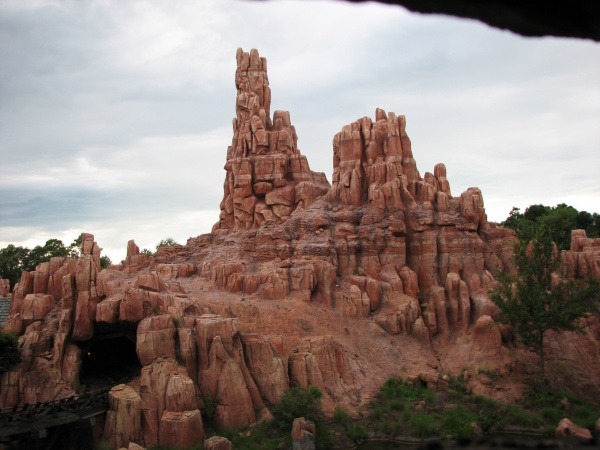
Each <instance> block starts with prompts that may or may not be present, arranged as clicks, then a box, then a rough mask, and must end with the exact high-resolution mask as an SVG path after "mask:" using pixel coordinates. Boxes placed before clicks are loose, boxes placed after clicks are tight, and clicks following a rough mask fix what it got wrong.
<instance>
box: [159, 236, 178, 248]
mask: <svg viewBox="0 0 600 450" xmlns="http://www.w3.org/2000/svg"><path fill="white" fill-rule="evenodd" d="M172 245H179V244H178V243H177V241H176V240H175V239H173V238H170V237H168V238H165V239H161V240H160V242H159V243H158V244H156V250H158V249H159V248H161V247H170V246H172Z"/></svg>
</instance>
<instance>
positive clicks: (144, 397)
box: [0, 50, 600, 448]
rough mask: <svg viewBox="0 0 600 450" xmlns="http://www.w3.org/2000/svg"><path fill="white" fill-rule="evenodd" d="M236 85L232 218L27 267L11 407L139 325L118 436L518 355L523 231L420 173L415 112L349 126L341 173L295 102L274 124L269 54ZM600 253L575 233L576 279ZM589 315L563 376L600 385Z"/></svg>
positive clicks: (226, 418)
mask: <svg viewBox="0 0 600 450" xmlns="http://www.w3.org/2000/svg"><path fill="white" fill-rule="evenodd" d="M235 80H236V88H237V90H238V92H237V98H236V118H235V119H234V122H233V125H234V126H233V128H234V130H233V133H234V136H233V140H232V145H231V146H230V147H229V149H228V151H227V158H226V159H227V161H226V165H225V170H226V179H225V184H224V197H223V201H222V202H221V214H220V218H219V221H218V222H217V223H216V224H215V226H214V228H213V231H212V232H211V233H209V234H205V235H202V236H198V237H196V238H191V239H189V240H188V242H187V244H186V245H177V246H173V247H168V248H161V249H160V250H158V251H157V252H156V253H155V254H154V255H152V256H147V255H144V254H141V253H140V251H139V248H138V247H137V245H135V242H134V241H133V240H132V241H129V243H128V245H127V257H126V259H125V261H124V263H123V265H120V266H111V267H110V268H108V269H104V270H100V265H99V258H100V251H101V249H100V248H99V246H98V245H97V244H96V243H95V242H94V237H93V236H92V235H90V234H84V235H83V244H82V252H81V256H80V257H79V258H78V259H71V258H53V259H52V260H50V261H49V262H47V263H43V264H40V265H39V266H38V267H37V268H36V270H35V271H33V272H24V273H23V274H22V276H21V279H20V282H19V283H18V284H17V285H16V286H15V288H14V289H13V292H12V302H11V310H10V314H9V317H8V320H7V322H6V325H5V330H6V331H12V332H15V333H19V334H20V335H21V336H20V338H19V343H20V346H21V348H22V363H21V364H20V365H19V366H18V367H17V368H16V369H15V370H13V371H11V372H7V373H5V374H4V375H3V376H2V380H1V382H0V407H8V406H14V405H18V404H24V403H37V402H43V401H48V400H54V399H59V398H63V397H68V396H70V395H74V394H76V393H81V392H83V391H84V390H85V389H86V388H89V386H86V385H85V384H86V383H90V382H89V380H87V379H86V380H85V382H84V381H82V380H84V377H83V372H84V369H85V367H86V364H88V363H89V361H90V358H94V357H95V356H94V355H95V352H94V351H90V350H91V349H93V348H94V346H95V345H100V343H101V342H105V343H106V342H114V343H115V345H126V343H127V342H130V341H127V339H131V340H135V344H134V345H133V344H132V346H133V347H134V348H135V350H132V353H135V356H131V358H132V361H131V362H130V364H131V367H132V370H133V371H134V372H135V373H130V375H133V378H132V379H130V380H126V381H127V382H126V384H121V381H122V380H119V382H118V383H119V385H118V386H117V387H114V388H113V389H112V391H111V393H110V411H109V412H108V413H107V417H106V423H105V429H104V434H105V437H106V439H108V440H109V441H110V442H111V445H113V446H115V447H119V446H121V447H124V446H126V445H128V444H129V443H130V442H133V443H136V444H140V445H145V446H156V445H162V446H172V447H178V448H186V447H191V446H194V445H197V444H198V443H200V442H202V441H204V439H205V437H206V436H205V431H204V420H205V419H207V417H206V416H207V415H208V416H210V420H212V421H213V422H214V424H215V425H217V426H219V427H226V428H239V427H245V426H248V425H251V424H253V423H256V422H258V421H260V420H268V419H270V418H271V413H270V411H269V409H270V408H271V406H272V405H274V404H277V403H278V402H279V400H280V398H281V395H282V394H283V393H284V391H285V390H286V389H288V388H289V387H290V386H291V385H297V386H302V387H308V386H317V387H319V388H320V389H321V390H322V392H323V406H324V409H325V411H326V412H329V413H331V412H333V411H334V409H335V407H336V406H343V407H344V408H347V409H349V410H356V409H357V408H359V407H361V406H363V405H365V404H367V403H368V402H369V401H370V400H371V399H372V396H373V395H374V394H375V393H376V392H377V389H378V388H379V386H380V385H381V383H382V382H383V381H384V380H385V379H386V378H388V377H389V376H391V375H400V376H403V377H406V378H409V379H412V380H421V382H425V383H427V384H428V385H430V386H443V385H444V384H447V381H446V379H447V378H448V377H447V372H454V373H456V374H458V373H467V374H470V373H478V371H479V369H485V370H497V371H499V372H500V373H506V374H507V373H508V371H509V369H507V367H513V366H514V364H513V362H514V361H513V359H514V358H516V356H515V355H512V354H511V353H510V352H508V350H507V349H506V347H505V345H504V344H505V343H506V342H507V341H508V340H509V339H508V338H507V336H509V335H510V332H509V330H507V329H506V328H505V327H502V326H499V325H498V324H497V323H496V322H495V321H494V319H493V317H494V314H495V312H496V307H495V306H494V304H493V303H492V302H491V301H490V299H489V296H488V292H489V290H490V289H491V288H492V287H494V285H495V283H496V281H495V279H494V277H493V275H492V274H493V273H496V272H497V271H507V272H513V271H514V267H513V265H512V249H513V245H514V243H515V235H514V233H513V232H512V231H510V230H507V229H504V228H502V227H499V226H497V225H496V224H493V223H491V222H489V221H488V220H487V217H486V214H485V208H484V203H483V196H482V193H481V191H480V190H479V189H477V188H469V189H467V190H466V191H465V192H463V193H462V194H460V195H459V196H456V197H454V196H452V192H451V189H450V184H449V181H448V178H447V173H446V168H445V166H444V165H443V164H437V165H436V166H435V167H434V168H433V171H432V172H426V173H425V174H424V175H423V176H421V175H420V172H419V171H418V169H417V165H416V162H415V159H414V157H413V153H412V148H411V142H410V139H409V138H408V135H407V133H406V120H405V118H404V116H397V115H396V114H394V113H391V112H390V113H386V112H385V111H383V110H381V109H377V110H376V112H375V117H374V119H370V118H367V117H364V118H362V119H359V120H357V121H355V122H353V123H351V124H349V125H346V126H344V127H343V128H342V130H341V131H340V132H339V133H338V134H337V135H336V136H335V138H334V141H333V153H334V172H333V178H332V185H331V186H329V183H328V182H327V180H326V179H325V177H324V175H323V174H317V173H314V172H312V171H310V169H309V166H308V163H307V161H306V158H305V157H304V156H302V155H301V154H300V151H299V150H298V147H297V136H296V132H295V129H294V127H293V126H292V124H291V121H290V118H289V113H287V112H284V111H276V112H275V113H274V114H273V117H272V118H271V115H270V110H269V109H270V100H271V91H270V89H269V85H268V78H267V72H266V60H265V59H264V58H261V57H260V56H259V55H258V52H257V51H256V50H252V51H251V52H250V53H245V52H243V51H242V50H239V51H238V53H237V71H236V79H235ZM599 249H600V240H598V239H596V240H594V239H588V238H587V237H586V236H585V233H582V232H581V231H574V232H573V238H572V246H571V250H570V251H567V252H563V253H562V260H563V265H564V268H565V273H566V276H568V277H571V278H582V277H585V276H600V273H599V271H598V263H599V257H600V250H599ZM585 321H586V324H587V325H588V328H587V330H588V331H587V332H586V334H584V335H583V334H582V335H577V336H575V334H565V333H563V334H560V335H556V336H550V337H549V345H548V348H549V351H548V360H549V367H551V364H552V360H554V361H565V362H566V364H563V366H568V367H569V368H570V369H572V370H571V371H570V372H569V373H567V372H564V373H562V374H561V376H562V377H563V378H560V377H559V376H557V375H552V374H550V378H551V379H552V380H556V382H561V380H563V379H564V377H569V376H570V377H573V374H574V373H576V372H577V371H579V372H577V373H579V374H582V373H584V372H585V373H587V374H588V376H587V377H586V380H585V382H582V383H576V384H579V385H581V386H585V390H586V392H587V393H590V392H593V393H596V392H600V375H597V374H600V367H598V361H600V338H599V336H600V334H599V333H598V330H599V329H600V320H599V318H598V315H597V314H596V315H594V314H591V315H589V316H588V317H586V318H585ZM113 339H115V341H112V340H113ZM116 339H122V340H121V341H116ZM123 339H124V340H125V341H123ZM117 342H118V344H117ZM575 349H577V351H576V350H575ZM582 349H583V350H582ZM105 353H106V352H105ZM108 353H110V352H108ZM82 356H83V360H85V362H82ZM104 358H110V356H104ZM511 358H513V359H511ZM94 363H95V364H96V367H100V366H102V365H103V364H104V365H106V366H109V367H112V365H111V364H110V361H109V360H104V361H102V360H100V361H98V360H96V361H95V362H94ZM510 370H512V369H510ZM590 374H591V375H590ZM87 376H89V374H88V375H87ZM92 376H93V374H92ZM444 376H445V377H446V378H444ZM553 377H554V378H553ZM507 378H509V377H507ZM577 379H579V378H577ZM96 381H97V380H96ZM505 382H506V383H510V382H511V381H510V380H508V379H507V380H506V381H505ZM114 384H117V383H116V382H115V383H114ZM480 384H481V385H482V386H483V384H482V383H480ZM488 387H489V386H487V385H486V387H485V389H484V388H481V390H482V391H485V393H486V394H487V393H489V394H490V395H494V394H498V395H499V396H502V395H504V394H505V393H506V392H511V393H512V392H516V391H518V390H517V389H509V388H507V387H506V386H503V387H502V388H499V389H497V390H495V391H494V390H492V389H491V388H490V389H487V388H488ZM571 387H573V386H571ZM575 387H576V386H575ZM511 395H512V394H511ZM201 411H204V414H205V417H204V418H203V417H202V412H201ZM209 411H210V414H207V413H208V412H209ZM296 435H297V437H298V440H297V441H298V442H305V441H306V442H305V443H306V445H310V442H309V441H311V440H310V439H305V438H308V437H310V436H309V435H313V437H314V430H312V431H311V428H310V425H306V424H305V425H302V424H301V423H300V422H299V424H298V425H297V426H296V425H295V436H296ZM206 442H207V444H206V445H207V446H208V445H212V448H221V447H219V446H224V447H223V448H227V442H225V441H223V440H220V441H219V440H217V439H212V440H211V439H209V440H207V441H206ZM311 442H312V441H311ZM295 445H296V444H295ZM298 445H304V444H298ZM207 448H208V447H207Z"/></svg>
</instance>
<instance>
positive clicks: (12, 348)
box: [0, 330, 21, 375]
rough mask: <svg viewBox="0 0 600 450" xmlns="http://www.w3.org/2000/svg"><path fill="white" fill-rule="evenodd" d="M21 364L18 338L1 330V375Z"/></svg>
mask: <svg viewBox="0 0 600 450" xmlns="http://www.w3.org/2000/svg"><path fill="white" fill-rule="evenodd" d="M20 362H21V352H20V351H19V342H18V340H17V336H16V335H14V334H12V333H5V332H4V331H2V330H0V375H2V374H3V373H4V372H8V371H9V370H12V369H13V368H14V367H15V366H16V365H17V364H19V363H20Z"/></svg>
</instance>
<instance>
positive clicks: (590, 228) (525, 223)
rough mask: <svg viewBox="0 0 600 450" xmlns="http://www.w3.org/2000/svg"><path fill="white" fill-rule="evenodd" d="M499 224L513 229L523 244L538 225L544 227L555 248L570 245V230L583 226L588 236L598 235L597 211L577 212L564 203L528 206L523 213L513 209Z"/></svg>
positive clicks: (529, 238) (599, 227) (599, 221)
mask: <svg viewBox="0 0 600 450" xmlns="http://www.w3.org/2000/svg"><path fill="white" fill-rule="evenodd" d="M502 225H503V226H505V227H508V228H512V229H513V230H515V231H516V233H517V237H518V238H519V240H521V241H522V242H524V243H527V242H529V241H530V240H531V239H533V238H534V236H535V234H536V230H537V229H538V228H539V227H540V226H545V227H546V228H547V229H548V230H549V232H550V235H551V236H552V240H553V241H554V242H555V243H556V245H557V246H558V248H559V250H568V249H569V248H570V247H571V231H572V230H575V229H583V230H585V231H586V234H587V236H588V237H598V236H600V216H599V215H598V214H597V213H589V212H587V211H577V210H576V209H575V208H573V207H572V206H569V205H566V204H564V203H561V204H559V205H556V206H555V207H550V206H545V205H531V206H529V207H527V208H526V209H525V212H524V213H521V211H520V210H519V208H513V209H512V210H511V211H510V213H509V215H508V217H507V218H506V220H505V221H504V222H502Z"/></svg>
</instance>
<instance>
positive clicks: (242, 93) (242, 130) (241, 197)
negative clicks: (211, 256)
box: [214, 49, 329, 231]
mask: <svg viewBox="0 0 600 450" xmlns="http://www.w3.org/2000/svg"><path fill="white" fill-rule="evenodd" d="M235 85H236V88H237V100H236V118H235V119H234V120H233V139H232V143H231V146H230V147H229V148H228V150H227V163H226V164H225V170H226V171H227V175H226V178H225V184H224V196H223V201H222V202H221V215H220V220H219V223H218V224H216V225H215V227H214V231H216V230H218V229H222V230H248V229H252V228H258V227H260V226H262V225H263V224H267V223H281V222H283V221H285V220H286V219H287V218H288V217H289V216H290V214H291V213H292V212H293V211H294V210H295V209H296V208H298V207H301V208H307V207H308V206H309V205H310V204H311V203H312V202H313V201H314V200H315V199H316V198H317V197H319V196H321V195H323V194H325V193H326V192H327V190H328V189H329V183H328V182H327V179H326V178H325V175H324V174H322V173H315V172H312V171H311V170H310V168H309V166H308V162H307V160H306V157H304V156H302V155H301V154H300V151H299V149H298V147H297V140H298V137H297V136H296V129H295V128H294V126H293V125H292V124H291V121H290V114H289V112H287V111H275V113H274V114H273V119H271V117H270V107H271V90H270V88H269V79H268V76H267V61H266V59H265V58H261V57H260V56H259V54H258V51H256V50H254V49H253V50H251V51H250V53H246V52H244V51H242V49H238V51H237V70H236V74H235ZM299 185H301V186H300V187H298V186H299ZM297 187H298V192H296V188H297Z"/></svg>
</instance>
